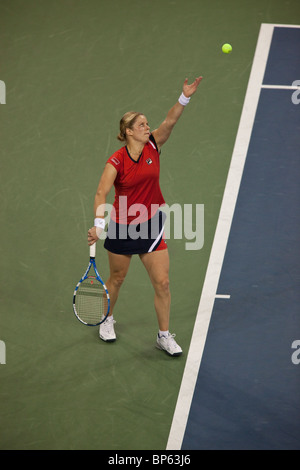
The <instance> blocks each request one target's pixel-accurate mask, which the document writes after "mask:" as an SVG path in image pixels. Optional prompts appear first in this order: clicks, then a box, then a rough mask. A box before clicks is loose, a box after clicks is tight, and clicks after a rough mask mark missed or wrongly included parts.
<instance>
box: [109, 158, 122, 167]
mask: <svg viewBox="0 0 300 470" xmlns="http://www.w3.org/2000/svg"><path fill="white" fill-rule="evenodd" d="M111 161H112V162H114V164H115V165H119V163H120V161H119V160H118V159H117V158H116V157H112V159H111Z"/></svg>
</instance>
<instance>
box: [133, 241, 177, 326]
mask: <svg viewBox="0 0 300 470" xmlns="http://www.w3.org/2000/svg"><path fill="white" fill-rule="evenodd" d="M140 259H141V260H142V262H143V264H144V266H145V268H146V269H147V272H148V274H149V277H150V280H151V282H152V285H153V287H154V292H155V294H154V306H155V310H156V315H157V320H158V325H159V329H160V330H162V331H167V330H168V329H169V319H170V305H171V294H170V289H169V253H168V250H167V249H165V250H160V251H153V252H151V253H144V254H142V255H140Z"/></svg>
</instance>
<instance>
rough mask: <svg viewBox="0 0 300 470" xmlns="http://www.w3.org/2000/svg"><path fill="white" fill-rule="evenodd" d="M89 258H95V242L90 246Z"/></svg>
mask: <svg viewBox="0 0 300 470" xmlns="http://www.w3.org/2000/svg"><path fill="white" fill-rule="evenodd" d="M90 258H96V243H94V244H93V245H91V246H90Z"/></svg>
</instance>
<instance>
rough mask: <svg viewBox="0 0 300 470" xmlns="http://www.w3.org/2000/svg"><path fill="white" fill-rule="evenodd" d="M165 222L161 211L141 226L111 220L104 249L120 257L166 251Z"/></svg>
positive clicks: (164, 216)
mask: <svg viewBox="0 0 300 470" xmlns="http://www.w3.org/2000/svg"><path fill="white" fill-rule="evenodd" d="M165 220H166V214H165V213H164V212H162V211H160V210H158V211H157V212H156V214H155V215H154V216H153V217H152V218H151V219H149V220H147V221H146V222H143V223H141V224H132V223H130V224H129V225H127V224H118V223H117V222H114V221H113V220H110V222H109V225H108V230H107V235H106V239H105V241H104V248H106V249H107V250H108V251H111V252H112V253H116V254H119V255H136V254H142V253H151V252H152V251H158V250H163V249H166V248H167V244H166V241H165V236H164V226H165Z"/></svg>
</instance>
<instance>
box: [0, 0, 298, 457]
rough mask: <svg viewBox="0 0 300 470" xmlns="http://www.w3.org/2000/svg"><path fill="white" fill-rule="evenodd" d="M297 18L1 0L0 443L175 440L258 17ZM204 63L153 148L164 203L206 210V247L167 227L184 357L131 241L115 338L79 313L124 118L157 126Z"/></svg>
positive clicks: (283, 11) (180, 3)
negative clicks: (160, 143)
mask: <svg viewBox="0 0 300 470" xmlns="http://www.w3.org/2000/svg"><path fill="white" fill-rule="evenodd" d="M299 17H300V8H299V2H298V1H297V0H291V1H284V2H283V1H279V0H273V1H270V0H253V1H252V2H248V1H244V0H241V1H238V0H228V1H226V2H224V1H221V0H217V1H214V0H203V1H201V0H152V1H148V0H139V1H137V0H128V1H121V0H111V1H109V0H105V1H104V0H48V1H44V0H40V1H34V0H26V1H25V0H10V1H9V0H1V1H0V44H1V50H0V64H1V68H0V79H1V80H2V81H4V82H5V84H6V104H5V105H1V109H0V119H1V146H0V155H1V171H0V182H1V183H0V195H1V206H0V208H1V212H0V221H1V231H0V241H1V245H0V250H1V280H0V281H1V282H0V299H1V303H0V308H1V312H0V315H1V316H0V340H1V341H3V342H4V343H5V346H6V360H5V362H6V363H5V364H0V384H1V386H0V422H1V430H0V449H3V450H4V449H26V450H29V449H33V450H38V449H67V450H69V449H70V450H72V449H73V450H79V449H100V450H102V449H106V450H146V449H150V450H161V449H165V447H166V443H167V439H168V434H169V430H170V426H171V422H172V416H173V412H174V408H175V405H176V400H177V395H178V391H179V388H180V383H181V378H182V374H183V370H184V365H185V361H186V357H187V353H188V348H189V344H190V340H191V335H192V331H193V325H194V320H195V317H196V313H197V308H198V304H199V299H200V295H201V289H202V285H203V281H204V277H205V272H206V267H207V263H208V259H209V254H210V249H211V246H212V241H213V236H214V232H215V227H216V223H217V220H218V214H219V209H220V205H221V201H222V196H223V191H224V187H225V183H226V177H227V172H228V168H229V164H230V160H231V155H232V150H233V146H234V142H235V136H236V132H237V128H238V125H239V119H240V115H241V110H242V107H243V100H244V96H245V91H246V88H247V83H248V79H249V73H250V69H251V65H252V60H253V56H254V51H255V46H256V42H257V37H258V33H259V29H260V25H261V23H280V24H299ZM225 42H229V43H231V44H232V46H233V52H232V53H231V54H229V55H227V54H223V53H222V51H221V46H222V44H223V43H225ZM198 75H203V77H204V78H203V81H202V83H201V84H200V87H199V89H198V92H197V94H196V95H195V96H194V97H193V98H192V100H191V103H190V104H189V105H188V107H187V108H186V110H185V111H184V115H183V116H182V118H181V120H180V121H179V122H178V124H177V126H176V128H175V129H174V132H173V134H172V136H171V138H170V139H169V141H168V142H167V143H166V144H165V146H164V147H163V151H162V156H161V188H162V192H163V194H164V197H165V200H166V202H167V203H168V204H169V205H170V206H171V205H172V204H175V203H177V204H180V205H181V206H183V205H184V204H192V205H193V207H194V206H195V205H196V204H204V210H205V218H204V222H205V224H204V246H203V247H202V248H201V249H200V250H186V249H185V243H186V241H187V240H185V239H182V240H180V239H170V240H168V246H169V252H170V257H171V271H170V279H171V292H172V312H171V331H172V332H176V334H177V337H176V339H177V340H178V343H179V344H180V345H181V346H182V348H183V349H184V354H183V356H181V357H180V358H176V359H174V358H170V357H168V356H167V355H165V354H164V353H162V352H161V351H158V350H157V349H156V348H155V339H156V333H157V323H156V316H155V312H154V307H153V291H152V287H151V285H150V281H149V280H148V277H147V274H146V272H145V270H144V268H143V266H142V264H141V262H140V260H139V258H138V257H137V258H134V259H133V260H132V264H131V267H130V270H129V274H128V277H127V279H126V281H125V284H124V285H123V287H122V291H121V295H120V298H119V301H118V305H117V308H116V309H115V318H116V320H117V323H116V332H117V336H118V339H117V341H116V342H115V343H113V344H105V343H103V342H101V341H100V340H99V338H98V329H97V328H88V327H84V326H82V325H81V324H80V323H79V322H78V321H77V320H76V319H75V316H74V314H73V310H72V295H73V290H74V287H75V284H76V283H77V281H78V280H79V278H80V276H81V275H82V274H83V271H84V269H85V267H86V265H87V262H88V247H87V230H88V228H89V227H90V226H91V225H92V223H93V200H94V194H95V191H96V188H97V185H98V181H99V178H100V175H101V172H102V169H103V166H104V164H105V161H106V159H107V158H108V157H109V156H110V155H111V154H112V153H113V152H114V151H115V150H117V149H118V148H119V146H120V143H119V142H118V141H117V139H116V135H117V133H118V122H119V120H120V117H121V116H122V115H123V114H124V112H126V111H128V110H131V109H135V110H138V111H142V112H143V113H145V115H146V116H147V118H148V120H149V123H150V125H151V127H152V129H154V128H155V127H157V126H158V125H159V124H160V122H161V121H162V120H163V119H164V117H165V115H166V113H167V111H168V110H169V108H170V107H171V106H172V105H173V104H174V103H175V102H176V100H177V99H178V97H179V95H180V93H181V88H182V84H183V81H184V79H185V78H186V77H188V78H189V79H190V81H191V80H193V79H194V78H195V77H196V76H198ZM298 78H300V77H295V79H298ZM112 200H113V194H111V197H110V202H112ZM102 244H103V243H102V242H98V246H97V265H98V268H99V271H100V272H101V274H102V275H103V277H104V278H105V279H106V277H107V275H108V265H107V254H106V251H105V250H104V249H102V246H101V245H102Z"/></svg>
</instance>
